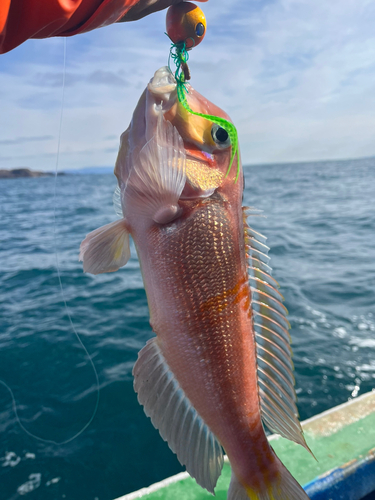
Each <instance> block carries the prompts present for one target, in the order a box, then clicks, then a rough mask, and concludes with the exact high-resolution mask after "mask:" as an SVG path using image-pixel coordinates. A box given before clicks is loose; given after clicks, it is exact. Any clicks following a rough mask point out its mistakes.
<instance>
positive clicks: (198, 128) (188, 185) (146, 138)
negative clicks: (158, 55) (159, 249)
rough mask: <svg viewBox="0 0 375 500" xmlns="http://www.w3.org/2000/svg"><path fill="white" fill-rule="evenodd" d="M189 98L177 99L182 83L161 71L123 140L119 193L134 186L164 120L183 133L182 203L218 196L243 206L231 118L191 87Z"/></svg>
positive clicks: (118, 167)
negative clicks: (145, 153)
mask: <svg viewBox="0 0 375 500" xmlns="http://www.w3.org/2000/svg"><path fill="white" fill-rule="evenodd" d="M184 95H185V96H186V103H185V105H184V103H183V101H181V100H180V99H179V98H178V88H177V82H176V80H175V77H174V75H173V74H172V73H171V71H170V69H169V68H168V67H163V68H160V69H159V70H158V71H156V73H155V75H154V77H153V78H152V79H151V81H150V83H149V84H148V86H147V88H146V90H145V91H144V92H143V94H142V96H141V98H140V100H139V102H138V105H137V107H136V109H135V111H134V114H133V118H132V121H131V124H130V126H129V128H128V129H127V130H126V131H125V132H124V134H123V135H122V137H121V145H120V151H119V155H118V159H117V162H116V167H115V175H116V176H117V178H118V181H119V186H120V189H121V190H124V191H126V188H127V187H129V181H130V183H131V178H132V172H133V177H134V168H135V166H136V165H137V164H138V163H139V158H140V156H142V152H143V151H144V150H145V148H146V147H148V146H147V145H148V144H150V142H152V140H153V138H155V137H157V136H158V127H159V128H160V126H161V125H160V124H161V119H162V121H163V122H164V125H163V126H164V127H166V125H165V122H167V123H168V124H169V125H168V127H169V129H170V130H171V129H172V128H173V130H174V134H177V135H178V137H179V139H178V140H176V141H175V144H176V145H175V147H177V148H179V149H180V150H181V155H182V156H183V162H184V185H183V186H182V190H181V192H180V193H179V194H178V201H179V204H180V205H181V203H184V202H185V203H187V202H189V201H195V200H199V199H206V198H209V197H211V196H214V195H215V196H221V197H223V198H224V199H225V200H227V201H234V200H238V201H239V203H241V197H242V190H243V180H242V166H241V164H240V161H239V160H238V158H237V156H238V155H239V151H238V147H237V144H232V140H231V139H232V138H231V137H230V134H229V133H228V129H227V128H228V127H227V125H228V124H229V125H230V124H231V120H230V118H229V116H228V115H227V114H226V113H225V112H224V111H223V110H222V109H220V108H219V107H218V106H216V105H215V104H213V103H212V102H210V101H209V100H208V99H206V98H205V97H203V96H202V95H201V94H200V93H199V92H197V91H196V90H195V89H194V88H193V87H192V86H191V85H190V84H188V83H185V91H184ZM202 115H206V116H202ZM161 117H162V118H161ZM210 117H211V118H210ZM226 124H227V125H226ZM171 126H172V127H171ZM168 127H167V128H168ZM233 128H234V127H233ZM234 130H235V129H234ZM236 141H237V139H236ZM233 148H235V149H233ZM233 151H235V154H233ZM181 155H180V158H181V157H182V156H181ZM238 169H239V171H238ZM177 213H178V210H177V211H176V215H177ZM167 219H168V217H167Z"/></svg>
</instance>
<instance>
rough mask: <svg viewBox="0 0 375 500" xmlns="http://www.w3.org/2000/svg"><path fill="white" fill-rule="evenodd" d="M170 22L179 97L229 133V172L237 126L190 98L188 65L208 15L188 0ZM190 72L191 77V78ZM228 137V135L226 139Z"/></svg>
mask: <svg viewBox="0 0 375 500" xmlns="http://www.w3.org/2000/svg"><path fill="white" fill-rule="evenodd" d="M166 24H167V35H168V36H169V38H170V39H171V41H172V46H171V49H170V58H171V59H173V61H174V62H175V65H176V70H175V74H174V77H175V80H176V82H177V96H178V100H179V101H180V103H181V104H182V105H183V107H184V108H185V109H186V110H187V111H188V112H189V113H191V114H193V115H196V116H201V117H202V118H206V119H207V120H210V121H211V122H212V123H215V124H216V125H218V127H220V128H221V129H223V130H224V131H225V132H226V133H227V134H228V137H229V139H230V142H231V145H232V151H231V158H230V162H229V167H228V171H227V173H226V175H228V174H229V172H230V169H231V167H232V164H233V161H234V157H235V156H236V154H237V152H238V134H237V129H236V127H235V126H234V125H233V123H231V122H230V121H228V120H226V119H225V118H221V117H220V116H215V115H210V114H205V113H199V112H196V111H193V110H192V109H191V107H190V106H189V103H188V101H187V98H186V94H187V93H188V90H187V88H186V85H185V82H186V81H187V80H188V79H190V71H189V70H188V69H187V62H188V60H189V54H188V50H191V49H192V48H193V47H195V46H196V45H198V44H199V43H201V41H202V40H203V38H204V35H205V34H206V27H207V25H206V18H205V16H204V14H203V12H202V10H201V9H200V8H199V7H198V6H196V5H195V4H193V3H190V2H184V3H180V4H177V5H174V6H172V7H169V9H168V12H167V23H166ZM187 76H188V77H189V78H187ZM221 134H223V132H221ZM225 139H226V138H225V135H224V140H225ZM239 158H240V157H239V155H238V156H237V174H236V178H235V182H237V180H238V176H239V173H240V159H239Z"/></svg>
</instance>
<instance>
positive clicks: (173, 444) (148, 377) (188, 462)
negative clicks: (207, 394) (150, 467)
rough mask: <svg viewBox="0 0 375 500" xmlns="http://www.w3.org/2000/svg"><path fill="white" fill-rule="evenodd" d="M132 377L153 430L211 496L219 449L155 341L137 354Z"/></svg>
mask: <svg viewBox="0 0 375 500" xmlns="http://www.w3.org/2000/svg"><path fill="white" fill-rule="evenodd" d="M133 375H134V389H135V392H137V394H138V401H139V402H140V404H141V405H143V407H144V410H145V413H146V415H147V416H148V417H150V418H151V422H152V423H153V425H154V427H155V428H156V429H158V430H159V432H160V435H161V437H162V438H163V439H164V441H167V443H168V446H169V447H170V449H171V450H172V451H173V452H174V453H176V455H177V458H178V460H179V461H180V463H181V464H182V465H185V466H186V470H187V471H188V473H189V474H190V475H191V476H192V477H193V478H194V479H195V480H196V481H197V483H198V484H199V485H200V486H202V487H203V488H206V489H207V490H208V491H209V492H211V493H214V488H215V485H216V482H217V480H218V477H219V476H220V473H221V469H222V467H223V461H224V457H223V451H222V448H221V446H220V443H219V442H218V440H217V439H216V437H215V436H214V434H213V433H212V432H211V430H210V429H209V428H208V426H207V425H206V424H205V422H204V421H203V419H202V418H201V417H200V416H199V414H198V413H197V411H196V410H195V408H194V407H193V406H192V404H191V403H190V401H189V400H188V398H187V397H186V395H185V393H184V391H183V390H182V388H181V387H180V384H179V383H178V382H177V379H176V378H175V376H174V375H173V373H172V371H171V370H170V368H169V366H168V364H167V362H166V360H165V358H164V356H163V354H162V352H161V349H160V347H159V343H158V340H157V338H153V339H151V340H149V341H148V342H147V344H146V345H145V347H144V348H143V349H142V350H141V351H140V353H139V355H138V360H137V361H136V363H135V365H134V369H133Z"/></svg>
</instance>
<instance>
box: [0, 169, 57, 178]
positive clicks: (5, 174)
mask: <svg viewBox="0 0 375 500" xmlns="http://www.w3.org/2000/svg"><path fill="white" fill-rule="evenodd" d="M53 175H55V174H54V173H52V172H38V171H36V170H30V169H29V168H14V169H12V170H5V169H0V179H17V178H19V177H52V176H53ZM57 175H65V172H58V173H57Z"/></svg>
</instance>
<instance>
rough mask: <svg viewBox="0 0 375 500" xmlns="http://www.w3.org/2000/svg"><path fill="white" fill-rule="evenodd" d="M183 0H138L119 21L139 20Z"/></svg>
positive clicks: (205, 0)
mask: <svg viewBox="0 0 375 500" xmlns="http://www.w3.org/2000/svg"><path fill="white" fill-rule="evenodd" d="M181 1H182V0H138V2H137V3H136V4H135V5H134V7H132V8H131V9H130V10H129V11H128V12H127V13H126V14H125V16H123V17H122V18H121V19H119V20H118V21H117V22H118V23H123V22H126V21H137V20H138V19H141V18H142V17H145V16H148V15H149V14H152V13H153V12H157V11H158V10H163V9H166V8H168V7H169V6H171V5H175V4H177V3H181ZM194 1H197V2H207V1H208V0H194Z"/></svg>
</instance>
